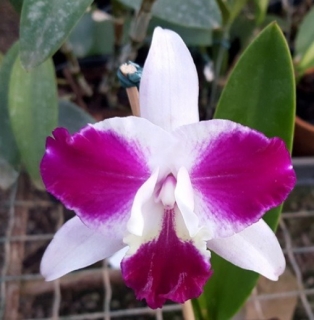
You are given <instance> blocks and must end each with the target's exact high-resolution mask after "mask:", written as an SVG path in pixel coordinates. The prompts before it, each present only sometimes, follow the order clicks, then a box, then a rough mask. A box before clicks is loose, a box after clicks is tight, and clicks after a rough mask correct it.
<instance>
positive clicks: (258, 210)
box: [41, 28, 296, 308]
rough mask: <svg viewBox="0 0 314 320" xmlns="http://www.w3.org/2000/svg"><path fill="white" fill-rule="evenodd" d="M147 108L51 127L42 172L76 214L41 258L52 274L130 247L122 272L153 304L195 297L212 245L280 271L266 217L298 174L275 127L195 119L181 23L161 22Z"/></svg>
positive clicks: (192, 73)
mask: <svg viewBox="0 0 314 320" xmlns="http://www.w3.org/2000/svg"><path fill="white" fill-rule="evenodd" d="M140 107H141V117H133V116H130V117H126V118H112V119H107V120H104V121H101V122H98V123H96V124H93V125H88V126H87V127H85V128H83V129H82V130H81V131H80V132H78V133H76V134H73V135H70V134H69V132H68V131H67V130H66V129H64V128H57V129H55V130H54V132H53V137H48V138H47V144H46V152H45V155H44V157H43V160H42V162H41V174H42V178H43V181H44V183H45V186H46V188H47V190H48V191H49V192H50V193H52V194H53V195H54V196H55V197H57V198H58V199H60V200H61V201H62V202H63V203H64V205H65V206H66V207H67V208H68V209H71V210H74V211H75V213H76V217H74V218H72V219H71V220H69V221H68V222H66V223H65V224H64V225H63V227H62V228H61V229H60V230H59V231H58V232H57V233H56V235H55V237H54V239H53V240H52V241H51V243H50V245H49V246H48V248H47V250H46V252H45V254H44V257H43V259H42V262H41V273H42V275H43V276H44V277H45V278H46V280H48V281H49V280H54V279H56V278H59V277H61V276H63V275H64V274H66V273H68V272H70V271H73V270H76V269H79V268H82V267H85V266H88V265H90V264H93V263H95V262H97V261H99V260H101V259H104V258H107V257H110V256H112V255H113V254H114V253H115V252H117V251H118V250H120V249H122V248H124V247H127V248H128V250H127V253H126V254H125V256H124V258H123V260H122V262H121V270H122V276H123V279H124V281H125V283H126V285H127V286H129V287H131V288H132V289H133V290H134V291H135V294H136V296H137V298H138V299H146V302H147V304H148V305H149V306H150V307H151V308H159V307H161V306H162V305H163V304H164V303H165V301H166V300H167V299H170V300H173V301H175V302H179V303H183V302H184V301H186V300H188V299H191V298H195V297H198V296H199V295H200V294H201V292H202V289H203V286H204V284H205V283H206V281H207V280H208V279H209V278H210V276H211V274H212V272H214V270H213V271H212V270H211V265H210V251H214V252H216V253H217V254H219V255H220V256H222V257H223V258H224V259H226V260H229V261H230V262H232V263H233V264H235V265H237V266H239V267H241V268H244V269H248V270H253V271H255V272H258V273H260V274H262V275H264V276H265V277H267V278H269V279H271V280H276V279H277V278H278V276H279V275H280V274H281V273H282V272H283V270H284V268H285V259H284V256H283V253H282V250H281V248H280V246H279V243H278V241H277V239H276V237H275V235H274V233H273V232H272V231H271V229H270V228H269V227H268V226H267V224H266V223H265V222H264V221H263V220H262V219H261V218H262V216H263V215H264V213H265V212H266V211H267V210H269V209H270V208H273V207H275V206H277V205H279V204H280V203H281V202H282V201H283V200H284V199H285V198H286V197H287V195H288V193H289V192H290V191H291V190H292V188H293V186H294V184H295V180H296V178H295V173H294V171H293V168H292V164H291V158H290V155H289V152H288V150H287V149H286V147H285V144H284V142H283V141H282V140H280V139H279V138H271V139H269V138H267V137H265V136H264V135H263V134H262V133H260V132H257V131H255V130H252V129H250V128H248V127H245V126H242V125H240V124H237V123H234V122H232V121H228V120H209V121H202V122H199V115H198V77H197V73H196V68H195V66H194V63H193V60H192V57H191V55H190V53H189V51H188V49H187V47H186V46H185V44H184V43H183V41H182V39H181V38H180V37H179V36H178V35H177V34H176V33H174V32H172V31H169V30H163V29H161V28H156V29H155V32H154V35H153V39H152V44H151V47H150V50H149V54H148V57H147V60H146V62H145V65H144V69H143V75H142V80H141V84H140Z"/></svg>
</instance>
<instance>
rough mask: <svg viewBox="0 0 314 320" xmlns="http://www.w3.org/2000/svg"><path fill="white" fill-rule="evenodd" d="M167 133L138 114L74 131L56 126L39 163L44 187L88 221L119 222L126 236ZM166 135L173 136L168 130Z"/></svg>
mask: <svg viewBox="0 0 314 320" xmlns="http://www.w3.org/2000/svg"><path fill="white" fill-rule="evenodd" d="M147 132H150V133H151V135H148V134H147ZM163 133H164V134H165V132H164V131H163V130H161V129H160V128H158V127H156V126H154V125H152V124H150V123H149V122H148V121H146V120H145V119H140V118H135V117H129V118H125V119H119V118H115V119H110V120H105V121H103V122H100V123H97V124H95V125H94V126H88V127H86V128H84V129H83V130H81V131H80V132H79V133H77V134H74V135H73V136H71V135H70V134H69V133H68V131H67V130H66V129H63V128H58V129H56V130H55V131H54V132H53V135H54V138H51V137H49V138H47V145H46V153H45V155H44V157H43V160H42V162H41V174H42V178H43V181H44V183H45V185H46V188H47V190H48V191H49V192H50V193H52V194H53V195H54V196H56V197H57V198H58V199H60V200H61V201H62V202H63V203H64V204H65V205H66V206H67V208H69V209H73V210H75V211H76V214H77V215H78V216H80V217H81V219H82V220H83V221H84V223H86V224H87V225H91V226H93V227H97V226H99V225H100V224H102V223H106V225H107V229H108V226H109V225H110V224H112V223H115V221H116V220H118V221H120V223H121V234H120V235H121V236H122V234H123V232H124V231H125V228H126V227H125V226H126V222H127V220H128V218H129V216H130V210H131V206H132V203H133V199H134V196H135V194H136V192H137V190H138V189H139V188H140V186H141V185H142V184H143V183H144V182H145V181H146V180H147V179H148V178H149V176H150V173H151V171H152V169H151V166H152V164H151V163H150V161H151V160H152V158H153V157H152V156H151V154H155V153H156V151H155V149H157V150H159V149H160V146H159V145H158V143H159V142H158V141H159V140H158V138H159V137H161V138H162V137H163ZM164 139H166V141H167V139H169V138H168V134H167V136H166V138H164ZM124 227H125V228H124ZM123 228H124V229H123Z"/></svg>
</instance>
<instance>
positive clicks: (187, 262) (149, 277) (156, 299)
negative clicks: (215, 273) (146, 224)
mask: <svg viewBox="0 0 314 320" xmlns="http://www.w3.org/2000/svg"><path fill="white" fill-rule="evenodd" d="M159 211H160V212H159V216H162V215H163V220H162V227H161V231H160V233H159V235H158V236H157V237H156V238H155V239H152V240H150V241H148V242H145V243H143V244H141V245H140V246H138V248H137V249H136V251H135V252H131V254H127V255H126V256H125V258H124V259H123V260H122V263H121V269H122V275H123V279H124V281H125V283H126V285H127V286H129V287H130V288H132V289H133V290H134V291H135V294H136V297H137V298H138V299H145V300H146V302H147V305H148V306H149V307H150V308H153V309H156V308H161V307H162V305H163V304H164V303H165V301H166V300H167V299H169V300H172V301H175V302H178V303H184V302H185V301H186V300H188V299H192V298H196V297H198V296H199V295H200V294H201V293H202V290H203V286H204V285H205V283H206V281H207V280H208V278H209V277H210V276H211V274H212V271H211V270H210V263H209V252H208V251H207V253H208V255H204V254H203V253H202V251H200V250H199V249H198V248H197V247H196V246H195V243H194V242H193V241H192V239H190V240H184V239H182V238H179V237H178V234H177V232H176V229H177V226H176V224H177V221H176V220H177V218H176V217H175V210H165V211H164V212H163V209H162V207H160V210H159ZM154 214H156V212H154ZM177 214H180V213H177ZM182 222H183V221H182ZM184 233H185V234H188V232H187V230H186V231H185V232H184ZM131 237H132V236H131ZM127 243H128V245H130V249H131V250H132V241H130V239H129V241H127ZM132 251H133V250H132Z"/></svg>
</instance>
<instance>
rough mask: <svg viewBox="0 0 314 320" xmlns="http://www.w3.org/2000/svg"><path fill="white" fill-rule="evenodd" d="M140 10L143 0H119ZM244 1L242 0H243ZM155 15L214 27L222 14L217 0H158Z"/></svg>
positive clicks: (198, 26)
mask: <svg viewBox="0 0 314 320" xmlns="http://www.w3.org/2000/svg"><path fill="white" fill-rule="evenodd" d="M119 1H120V2H121V3H123V4H124V5H126V6H128V7H131V8H133V9H135V10H138V9H139V8H140V6H141V2H142V0H119ZM241 1H242V0H241ZM152 14H153V16H155V17H158V18H161V19H163V20H166V21H168V22H171V23H175V24H179V25H182V26H185V27H191V28H200V29H209V30H210V29H213V28H218V27H219V26H220V25H221V14H220V11H219V8H218V5H217V3H216V1H215V0H171V1H168V0H158V1H156V2H155V4H154V6H153V10H152Z"/></svg>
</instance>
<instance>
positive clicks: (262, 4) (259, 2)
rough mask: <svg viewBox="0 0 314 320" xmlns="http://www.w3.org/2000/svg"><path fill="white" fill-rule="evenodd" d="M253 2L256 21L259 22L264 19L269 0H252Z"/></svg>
mask: <svg viewBox="0 0 314 320" xmlns="http://www.w3.org/2000/svg"><path fill="white" fill-rule="evenodd" d="M254 2H255V5H256V13H255V18H256V23H257V24H261V23H262V22H263V21H264V19H265V16H266V11H267V7H268V3H269V0H254Z"/></svg>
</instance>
